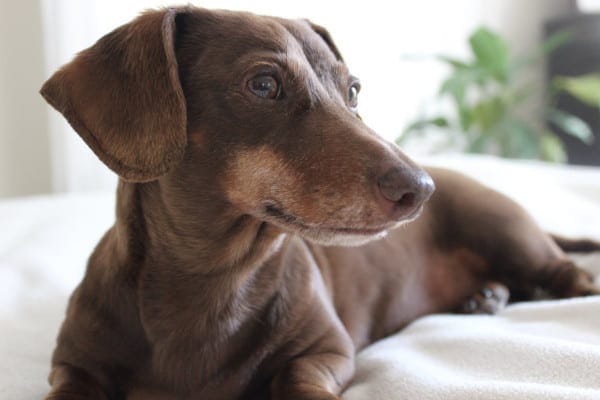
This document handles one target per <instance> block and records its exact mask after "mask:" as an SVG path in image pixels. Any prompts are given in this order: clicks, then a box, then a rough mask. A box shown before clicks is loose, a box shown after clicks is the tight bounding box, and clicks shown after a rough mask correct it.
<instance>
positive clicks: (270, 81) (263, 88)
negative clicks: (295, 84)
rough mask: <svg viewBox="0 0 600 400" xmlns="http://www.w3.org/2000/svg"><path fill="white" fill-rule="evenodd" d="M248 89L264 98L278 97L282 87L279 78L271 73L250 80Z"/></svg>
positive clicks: (272, 98)
mask: <svg viewBox="0 0 600 400" xmlns="http://www.w3.org/2000/svg"><path fill="white" fill-rule="evenodd" d="M248 89H249V90H250V91H251V92H252V93H253V94H254V95H256V96H258V97H262V98H263V99H271V100H274V99H277V98H278V97H279V96H280V94H281V89H280V85H279V82H278V81H277V79H275V78H274V77H272V76H270V75H262V76H257V77H255V78H252V79H250V80H249V81H248Z"/></svg>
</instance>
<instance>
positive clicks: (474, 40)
mask: <svg viewBox="0 0 600 400" xmlns="http://www.w3.org/2000/svg"><path fill="white" fill-rule="evenodd" d="M469 44H470V45H471V50H472V51H473V54H474V55H475V57H476V59H477V63H478V65H479V66H480V67H482V68H484V69H486V70H488V71H490V72H491V73H492V75H493V76H494V78H495V79H496V80H498V81H499V82H503V83H506V82H507V81H508V78H509V70H510V60H509V53H508V45H507V43H506V42H505V41H504V39H503V38H502V37H501V36H499V35H498V34H496V33H494V32H492V31H491V30H489V29H487V28H485V27H481V28H479V29H477V30H476V31H475V33H473V34H472V35H471V37H470V38H469Z"/></svg>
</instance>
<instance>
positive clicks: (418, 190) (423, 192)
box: [377, 167, 435, 220]
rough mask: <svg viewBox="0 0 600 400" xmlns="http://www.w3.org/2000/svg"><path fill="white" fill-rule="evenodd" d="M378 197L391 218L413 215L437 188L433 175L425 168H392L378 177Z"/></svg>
mask: <svg viewBox="0 0 600 400" xmlns="http://www.w3.org/2000/svg"><path fill="white" fill-rule="evenodd" d="M377 190H378V192H379V193H378V197H379V199H380V203H381V206H382V208H383V209H384V211H385V212H386V213H388V214H389V216H390V218H391V219H394V220H402V219H405V218H410V217H412V216H413V215H414V214H415V213H416V212H417V211H418V210H419V209H420V207H421V205H423V203H425V202H426V201H427V200H428V199H429V197H431V194H432V193H433V191H434V190H435V185H434V183H433V180H432V179H431V177H430V176H429V175H428V174H427V173H426V172H425V171H423V170H416V171H415V170H412V169H411V170H406V169H403V168H398V167H395V168H391V169H389V170H388V171H386V172H385V173H384V174H383V175H381V176H379V178H378V179H377Z"/></svg>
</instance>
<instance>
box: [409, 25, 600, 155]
mask: <svg viewBox="0 0 600 400" xmlns="http://www.w3.org/2000/svg"><path fill="white" fill-rule="evenodd" d="M569 39H570V35H569V34H568V33H566V32H561V33H558V34H555V35H554V36H552V37H550V38H549V39H548V40H547V41H545V42H544V43H543V44H542V46H541V47H540V48H539V49H538V50H537V51H536V52H535V53H534V54H532V55H530V56H528V57H513V56H512V55H511V54H510V51H509V46H508V43H507V42H506V41H505V40H504V39H503V38H502V37H501V36H500V35H498V34H496V33H495V32H493V31H491V30H490V29H488V28H485V27H481V28H479V29H477V30H476V31H475V32H474V33H473V34H472V35H471V36H470V37H469V47H470V50H471V53H472V56H471V58H470V59H468V60H459V59H456V58H452V57H448V56H438V57H437V58H438V59H439V60H440V61H441V62H443V63H445V64H447V65H448V66H449V67H450V75H449V76H448V77H447V78H446V79H445V80H444V81H443V82H442V83H441V85H440V88H439V92H438V100H440V101H441V100H444V99H447V98H449V99H450V100H451V102H450V103H451V108H450V110H449V112H447V113H445V114H441V115H436V116H433V117H427V118H422V119H418V120H417V121H415V122H413V123H411V124H410V125H409V126H408V127H407V128H406V129H405V130H404V132H403V133H402V135H401V136H400V137H399V138H398V140H397V142H398V143H405V142H406V141H407V140H410V139H411V138H413V137H414V136H415V135H416V134H423V133H424V132H426V131H429V132H431V131H433V132H436V133H437V134H442V136H443V140H442V145H443V146H444V147H449V146H454V147H456V146H460V147H462V149H463V150H465V151H467V152H471V153H492V154H497V155H500V156H503V157H511V158H535V159H541V160H546V161H555V162H562V161H565V159H566V156H565V151H564V147H563V144H562V142H561V141H560V140H559V138H558V137H557V136H556V134H555V133H554V132H552V131H551V130H550V129H548V128H547V125H546V122H550V123H552V124H554V125H555V126H557V127H558V128H560V129H561V130H562V131H564V132H565V133H567V134H569V135H573V136H575V137H577V138H579V139H580V140H582V141H584V142H586V143H591V141H592V140H593V135H592V132H591V129H590V127H589V126H588V125H587V123H585V122H584V121H583V120H581V119H580V118H578V117H576V116H574V115H571V114H568V113H565V112H563V111H561V110H558V109H557V108H555V107H554V104H555V103H556V98H557V95H558V93H560V92H561V91H565V92H568V93H569V94H570V95H572V96H574V97H575V98H577V99H579V100H581V101H583V102H585V103H586V104H589V105H593V106H594V107H596V108H598V109H599V110H600V74H598V75H586V76H581V77H574V78H573V77H571V78H569V77H559V78H556V79H554V80H553V83H552V85H551V86H552V87H551V90H550V91H549V93H545V94H541V95H542V96H546V101H545V104H544V107H543V109H541V110H530V108H531V99H532V97H533V96H534V95H535V94H536V93H535V90H534V89H533V88H532V87H531V85H530V84H529V83H528V82H527V81H526V80H524V79H523V77H524V76H525V74H526V72H527V69H528V68H529V67H531V66H532V65H534V64H536V63H539V62H540V61H541V59H542V57H543V56H544V55H545V54H548V53H550V52H552V51H554V50H555V49H557V48H558V47H559V46H561V45H562V44H564V43H566V42H567V41H568V40H569ZM524 110H529V111H527V112H524ZM532 113H534V115H535V114H538V118H537V119H536V118H531V114H532ZM431 127H435V128H436V129H433V130H432V129H430V128H431ZM426 128H427V129H426Z"/></svg>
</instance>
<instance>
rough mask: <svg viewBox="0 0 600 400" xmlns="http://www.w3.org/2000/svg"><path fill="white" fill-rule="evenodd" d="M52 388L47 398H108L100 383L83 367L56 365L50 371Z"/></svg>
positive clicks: (96, 399) (59, 399) (71, 399)
mask: <svg viewBox="0 0 600 400" xmlns="http://www.w3.org/2000/svg"><path fill="white" fill-rule="evenodd" d="M50 383H51V384H52V390H51V391H50V393H49V394H48V396H46V400H84V399H85V400H108V397H107V396H106V394H105V393H104V391H103V390H102V387H101V386H100V384H99V383H98V382H97V381H96V380H95V379H94V377H92V376H91V375H90V374H88V373H87V372H85V371H84V370H82V369H79V368H75V367H72V366H70V365H66V364H59V365H55V366H54V367H53V369H52V372H51V373H50Z"/></svg>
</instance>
